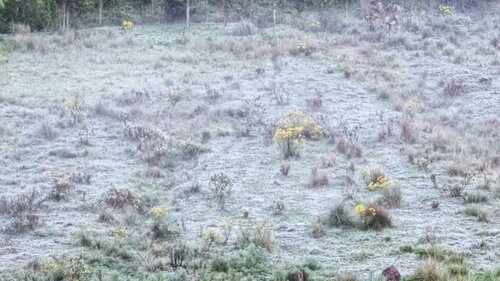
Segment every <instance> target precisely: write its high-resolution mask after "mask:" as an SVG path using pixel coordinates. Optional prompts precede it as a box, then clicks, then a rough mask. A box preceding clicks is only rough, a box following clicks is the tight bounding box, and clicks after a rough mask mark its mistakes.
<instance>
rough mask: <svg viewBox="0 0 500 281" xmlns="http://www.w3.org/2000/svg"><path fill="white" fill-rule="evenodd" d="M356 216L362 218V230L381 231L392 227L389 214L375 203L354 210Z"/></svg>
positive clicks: (361, 205) (359, 206)
mask: <svg viewBox="0 0 500 281" xmlns="http://www.w3.org/2000/svg"><path fill="white" fill-rule="evenodd" d="M354 210H355V213H356V215H357V216H358V217H359V218H360V222H361V224H360V226H361V228H362V229H374V230H381V229H383V228H386V227H391V226H392V220H391V217H390V216H389V213H387V211H385V210H384V209H383V208H382V207H380V206H379V205H377V204H375V203H369V204H367V205H366V206H365V205H364V204H359V205H357V206H356V208H355V209H354Z"/></svg>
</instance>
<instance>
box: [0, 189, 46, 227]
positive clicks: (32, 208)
mask: <svg viewBox="0 0 500 281" xmlns="http://www.w3.org/2000/svg"><path fill="white" fill-rule="evenodd" d="M43 201H44V199H41V198H40V194H39V193H38V192H37V191H36V190H35V189H32V190H31V191H29V192H26V193H21V194H19V195H17V196H16V197H15V198H6V197H2V198H0V215H8V216H9V217H10V220H11V229H9V230H11V231H13V232H22V231H26V230H33V229H35V228H36V227H37V226H38V225H39V216H38V214H37V212H38V210H39V209H40V207H41V204H42V203H43Z"/></svg>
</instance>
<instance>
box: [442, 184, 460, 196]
mask: <svg viewBox="0 0 500 281" xmlns="http://www.w3.org/2000/svg"><path fill="white" fill-rule="evenodd" d="M446 189H447V190H448V192H449V193H450V195H451V197H460V196H462V192H463V191H464V189H465V188H464V186H463V184H461V183H459V182H453V183H450V184H448V185H447V187H446Z"/></svg>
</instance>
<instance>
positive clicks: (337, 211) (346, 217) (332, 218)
mask: <svg viewBox="0 0 500 281" xmlns="http://www.w3.org/2000/svg"><path fill="white" fill-rule="evenodd" d="M326 224H327V225H328V226H332V227H343V226H345V227H351V226H353V225H354V220H353V219H352V217H351V214H350V213H349V212H348V211H347V210H346V209H345V205H344V204H339V205H337V206H335V207H333V208H332V209H331V210H330V213H329V214H328V217H327V218H326Z"/></svg>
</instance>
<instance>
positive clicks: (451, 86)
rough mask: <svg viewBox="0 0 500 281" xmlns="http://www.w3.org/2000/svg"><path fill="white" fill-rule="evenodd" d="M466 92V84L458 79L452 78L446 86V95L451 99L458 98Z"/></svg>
mask: <svg viewBox="0 0 500 281" xmlns="http://www.w3.org/2000/svg"><path fill="white" fill-rule="evenodd" d="M464 91H465V85H464V82H463V81H462V80H460V79H457V78H452V79H450V80H448V81H446V83H445V85H444V93H445V94H446V95H448V96H450V97H456V96H458V95H460V94H462V93H463V92H464Z"/></svg>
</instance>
